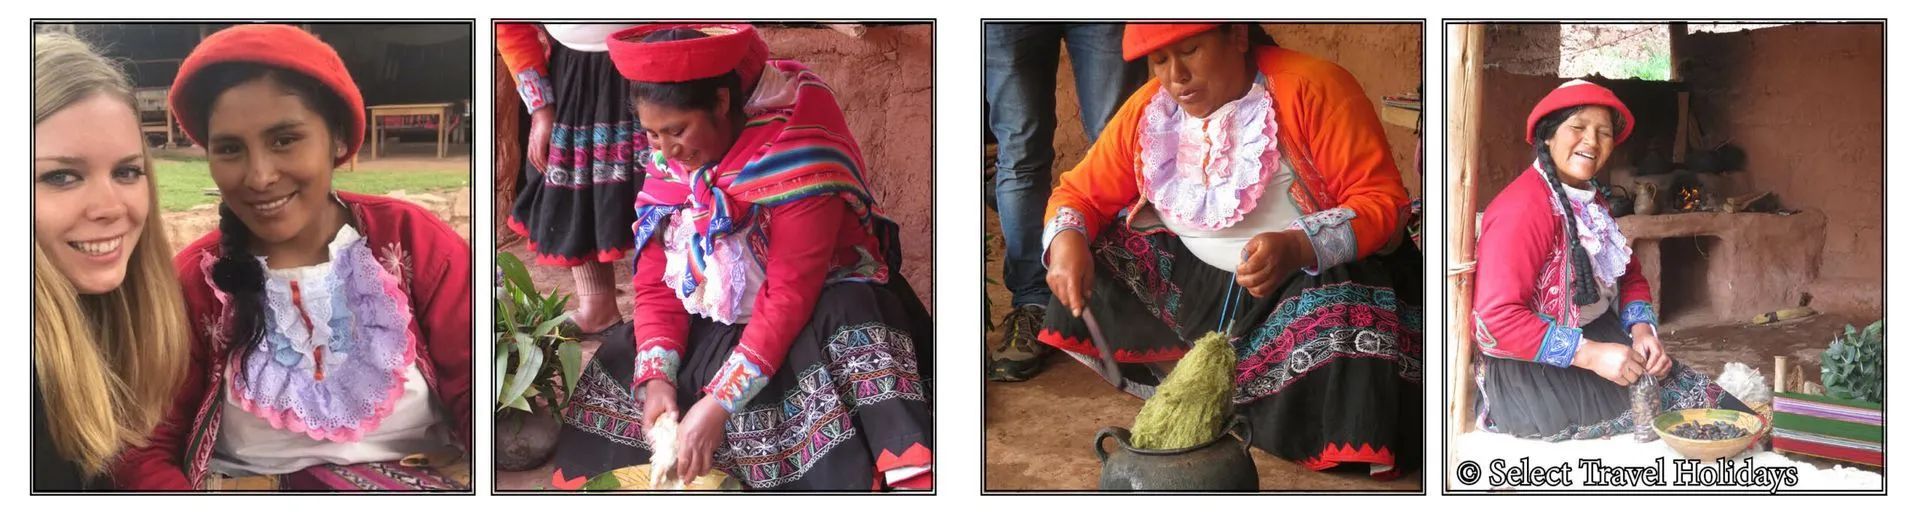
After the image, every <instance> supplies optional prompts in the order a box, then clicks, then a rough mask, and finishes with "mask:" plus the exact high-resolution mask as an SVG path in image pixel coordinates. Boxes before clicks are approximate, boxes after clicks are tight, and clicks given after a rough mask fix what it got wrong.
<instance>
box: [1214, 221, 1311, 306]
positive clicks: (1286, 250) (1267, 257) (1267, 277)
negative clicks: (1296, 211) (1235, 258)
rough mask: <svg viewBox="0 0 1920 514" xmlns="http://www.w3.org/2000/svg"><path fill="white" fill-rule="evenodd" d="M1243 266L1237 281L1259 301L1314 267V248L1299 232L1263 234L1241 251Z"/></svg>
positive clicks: (1255, 237)
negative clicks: (1301, 272) (1284, 282)
mask: <svg viewBox="0 0 1920 514" xmlns="http://www.w3.org/2000/svg"><path fill="white" fill-rule="evenodd" d="M1240 255H1241V259H1240V266H1239V267H1238V268H1236V269H1235V270H1234V272H1233V274H1234V281H1235V282H1238V283H1239V284H1240V287H1244V288H1247V292H1248V293H1251V294H1253V296H1255V297H1258V298H1266V297H1267V295H1269V294H1273V292H1274V290H1276V289H1279V288H1280V284H1281V282H1282V281H1285V280H1286V279H1287V277H1288V276H1290V275H1292V274H1293V272H1294V271H1298V270H1299V269H1301V268H1305V267H1307V266H1311V265H1313V263H1314V259H1315V257H1314V255H1313V244H1312V243H1308V242H1307V233H1306V232H1301V231H1298V230H1283V231H1280V232H1261V233H1260V235H1257V236H1253V240H1251V241H1247V246H1245V247H1243V248H1242V249H1241V250H1240Z"/></svg>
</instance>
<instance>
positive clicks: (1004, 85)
mask: <svg viewBox="0 0 1920 514" xmlns="http://www.w3.org/2000/svg"><path fill="white" fill-rule="evenodd" d="M1124 27H1125V25H1122V24H1119V23H1084V24H1058V23H1048V24H1021V23H988V24H987V27H986V37H985V39H986V70H985V75H986V82H987V84H986V88H987V90H986V100H987V126H988V127H989V128H990V129H991V130H992V131H993V137H994V139H995V140H998V141H999V144H1000V150H999V155H998V158H997V160H996V162H995V163H994V166H995V168H996V170H995V172H994V187H993V197H992V198H989V199H988V202H989V203H990V204H992V205H993V206H994V208H995V210H997V211H999V213H1000V233H1001V234H1002V235H1004V236H1005V238H1006V248H1007V254H1006V263H1005V264H1006V269H1005V273H1006V276H1005V280H1006V287H1007V291H1008V292H1011V293H1013V304H1014V306H1016V307H1017V306H1021V305H1042V306H1044V305H1046V304H1047V301H1048V300H1051V299H1052V298H1053V293H1052V291H1051V290H1049V289H1048V288H1047V281H1046V269H1045V268H1043V267H1042V266H1041V264H1040V262H1041V258H1042V257H1043V256H1042V255H1041V241H1040V231H1041V229H1042V227H1041V225H1042V223H1043V222H1045V220H1044V219H1043V218H1044V217H1045V216H1046V208H1047V196H1048V195H1050V194H1051V192H1052V185H1053V157H1054V155H1053V129H1054V125H1055V124H1056V123H1057V122H1058V120H1056V119H1055V118H1054V96H1053V90H1054V86H1055V83H1054V78H1055V75H1056V74H1057V73H1058V70H1059V67H1060V40H1061V39H1065V40H1066V44H1067V55H1068V60H1069V63H1070V64H1072V66H1073V77H1074V89H1075V92H1076V93H1077V94H1078V96H1079V97H1080V122H1081V125H1082V128H1084V129H1086V133H1087V138H1088V139H1089V140H1091V139H1095V138H1098V137H1099V134H1100V131H1101V130H1103V129H1105V128H1106V125H1107V120H1108V118H1111V117H1113V113H1114V112H1115V111H1117V110H1119V109H1120V102H1121V101H1123V100H1125V99H1126V97H1127V95H1128V94H1130V93H1132V92H1133V90H1134V89H1136V88H1138V87H1140V85H1141V84H1143V83H1145V82H1146V70H1145V67H1144V66H1141V65H1140V63H1128V62H1126V61H1125V60H1124V59H1122V58H1121V57H1120V36H1121V32H1122V31H1123V30H1124Z"/></svg>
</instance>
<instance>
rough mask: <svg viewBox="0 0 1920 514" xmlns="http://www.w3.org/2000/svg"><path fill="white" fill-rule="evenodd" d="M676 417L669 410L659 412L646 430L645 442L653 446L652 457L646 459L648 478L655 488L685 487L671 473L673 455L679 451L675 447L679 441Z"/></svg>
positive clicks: (673, 488)
mask: <svg viewBox="0 0 1920 514" xmlns="http://www.w3.org/2000/svg"><path fill="white" fill-rule="evenodd" d="M678 418H679V416H675V415H674V413H671V412H666V413H661V414H660V417H659V418H655V419H654V420H653V429H652V430H648V431H647V444H650V445H652V446H653V458H652V459H648V461H649V462H650V463H651V464H652V466H651V467H650V469H649V470H648V471H650V472H651V473H649V477H648V479H649V481H650V482H651V486H652V487H653V488H654V489H655V490H660V489H663V488H667V489H671V490H675V491H678V490H681V489H685V488H686V487H687V486H686V484H683V483H681V482H680V481H679V480H674V479H673V474H672V471H673V457H674V454H675V453H678V452H679V449H678V448H675V446H676V445H677V444H678V443H679V441H680V439H679V437H680V421H679V419H678Z"/></svg>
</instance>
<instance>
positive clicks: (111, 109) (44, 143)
mask: <svg viewBox="0 0 1920 514" xmlns="http://www.w3.org/2000/svg"><path fill="white" fill-rule="evenodd" d="M33 132H34V136H33V137H34V139H33V201H34V204H33V229H34V232H33V238H34V242H35V243H36V244H38V245H40V250H41V251H42V252H46V255H47V256H48V257H50V258H51V260H52V261H53V264H54V267H55V268H58V269H59V270H60V273H61V274H63V275H66V277H67V280H68V281H69V282H72V283H73V286H74V289H75V290H77V291H79V292H80V293H81V294H104V293H107V292H111V291H113V290H114V289H115V288H118V287H120V283H121V281H123V280H125V279H126V276H127V259H128V257H129V256H131V255H132V254H133V249H134V246H135V245H136V244H138V243H139V242H140V233H141V230H142V229H144V228H145V227H146V221H147V213H148V211H149V210H150V209H152V208H153V205H152V201H153V199H152V197H151V196H150V195H151V193H150V191H149V189H148V186H147V181H148V180H152V178H151V177H150V176H149V175H148V173H149V172H150V170H148V169H147V168H146V166H147V163H146V159H145V157H144V156H143V154H142V150H143V146H142V145H143V144H144V141H143V136H142V135H141V133H140V121H139V118H138V117H137V116H136V115H135V114H134V112H133V107H132V106H130V105H127V102H126V101H125V100H124V99H120V98H115V97H113V96H112V95H108V94H94V95H92V96H88V97H86V98H85V99H82V100H80V101H78V102H74V103H73V104H72V105H69V106H67V107H66V108H65V109H61V110H60V111H59V112H55V113H54V114H53V115H52V116H48V117H47V118H46V119H45V120H43V121H41V122H40V123H38V124H35V125H34V126H33Z"/></svg>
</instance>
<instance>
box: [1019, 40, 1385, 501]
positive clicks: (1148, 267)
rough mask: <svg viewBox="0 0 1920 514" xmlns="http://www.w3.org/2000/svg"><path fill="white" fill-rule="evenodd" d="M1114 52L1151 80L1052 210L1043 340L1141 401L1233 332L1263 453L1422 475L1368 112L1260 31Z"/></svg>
mask: <svg viewBox="0 0 1920 514" xmlns="http://www.w3.org/2000/svg"><path fill="white" fill-rule="evenodd" d="M1123 50H1124V53H1125V57H1126V58H1127V59H1129V60H1132V59H1145V60H1146V62H1147V68H1148V70H1149V71H1150V72H1151V73H1152V76H1153V80H1151V81H1149V82H1148V83H1147V85H1146V86H1145V87H1142V88H1141V89H1140V90H1139V91H1138V92H1136V93H1134V94H1133V97H1132V98H1130V99H1128V100H1127V103H1126V104H1125V105H1122V106H1121V107H1120V111H1119V113H1118V114H1115V115H1114V118H1113V119H1112V121H1110V122H1108V124H1107V129H1106V131H1105V132H1104V133H1102V134H1100V138H1099V140H1098V141H1096V142H1095V143H1094V146H1093V148H1092V149H1091V150H1090V151H1089V152H1088V154H1087V156H1086V159H1085V160H1083V161H1081V162H1080V164H1079V165H1077V166H1075V167H1074V168H1073V169H1072V170H1070V171H1068V172H1066V173H1065V174H1064V175H1062V176H1061V177H1060V185H1059V186H1058V187H1057V188H1055V189H1054V192H1053V197H1052V199H1051V200H1050V201H1049V202H1048V207H1047V225H1046V227H1047V228H1046V230H1045V232H1044V234H1043V235H1042V237H1041V241H1043V244H1046V245H1047V251H1046V254H1047V263H1046V264H1047V266H1048V271H1047V282H1048V285H1049V286H1050V287H1052V288H1053V293H1054V297H1055V301H1054V302H1053V303H1052V305H1050V306H1049V307H1048V308H1047V317H1046V321H1045V323H1044V325H1043V328H1042V331H1041V333H1040V340H1041V341H1043V342H1046V343H1047V344H1050V345H1054V346H1057V347H1059V348H1061V349H1063V350H1067V351H1068V352H1069V355H1072V356H1074V357H1076V358H1078V359H1080V360H1082V361H1083V362H1087V363H1088V364H1090V365H1093V366H1094V367H1095V368H1096V369H1099V368H1101V367H1102V365H1101V364H1100V363H1099V362H1098V361H1099V360H1103V359H1112V360H1115V361H1118V362H1119V363H1121V365H1120V366H1119V367H1120V374H1121V376H1120V377H1110V378H1114V379H1118V380H1119V381H1120V384H1121V386H1122V387H1123V388H1124V389H1126V390H1128V391H1129V392H1131V393H1134V394H1136V395H1140V396H1147V395H1151V394H1153V389H1154V386H1155V385H1157V384H1158V381H1159V377H1160V376H1161V375H1162V372H1161V370H1163V369H1165V368H1166V367H1167V366H1168V365H1170V364H1171V363H1172V362H1174V361H1176V360H1178V359H1179V358H1180V357H1181V356H1182V355H1184V354H1185V352H1186V350H1187V348H1188V347H1190V346H1191V345H1192V343H1193V341H1195V340H1197V339H1199V338H1200V337H1202V336H1203V335H1205V334H1207V333H1208V332H1213V331H1220V332H1224V333H1227V334H1228V336H1229V339H1230V341H1231V344H1232V346H1233V347H1234V349H1235V350H1236V352H1237V353H1238V355H1239V358H1240V359H1239V364H1238V366H1237V368H1236V369H1235V371H1234V380H1235V388H1234V392H1233V403H1234V405H1235V407H1236V408H1237V410H1238V411H1239V413H1240V414H1241V415H1243V416H1246V417H1247V419H1248V420H1249V421H1250V424H1251V425H1252V428H1253V431H1252V439H1253V441H1252V442H1253V444H1254V445H1255V446H1258V447H1260V448H1261V449H1262V450H1265V451H1267V452H1268V453H1271V454H1273V455H1276V456H1279V457H1281V458H1285V459H1288V460H1293V461H1296V462H1298V463H1300V464H1301V465H1303V466H1306V467H1307V468H1309V469H1314V470H1330V469H1334V468H1339V467H1349V468H1355V469H1359V470H1364V471H1368V472H1370V473H1371V474H1372V475H1373V476H1374V477H1376V478H1382V479H1385V478H1391V477H1394V476H1397V475H1398V474H1399V473H1400V472H1401V471H1402V470H1403V469H1404V467H1405V466H1407V465H1410V464H1412V463H1415V462H1419V459H1420V427H1421V420H1420V418H1419V417H1418V415H1419V413H1420V391H1421V389H1420V368H1421V366H1420V355H1421V350H1420V340H1421V337H1420V320H1421V315H1420V308H1419V305H1420V258H1419V255H1418V253H1417V251H1416V250H1415V249H1414V248H1413V245H1411V244H1408V242H1407V230H1406V225H1407V218H1408V211H1409V209H1410V203H1409V201H1408V199H1407V190H1406V188H1405V186H1403V185H1402V184H1401V182H1400V172H1399V171H1398V170H1396V169H1395V168H1394V164H1393V156H1392V152H1391V150H1390V149H1389V148H1388V146H1387V140H1386V135H1385V133H1384V131H1383V130H1382V128H1381V126H1380V121H1379V119H1378V118H1376V117H1375V115H1374V114H1373V103H1372V102H1371V101H1370V100H1369V99H1368V98H1367V96H1366V94H1365V92H1363V91H1362V90H1361V88H1360V85H1359V84H1358V83H1357V82H1356V81H1355V80H1354V79H1353V77H1352V75H1350V74H1348V73H1347V71H1346V70H1344V69H1341V68H1340V67H1339V66H1338V65H1335V64H1333V63H1331V62H1327V61H1324V60H1321V59H1318V58H1315V57H1312V56H1308V55H1306V54H1302V53H1299V52H1294V51H1291V50H1285V49H1282V48H1279V47H1278V46H1276V45H1274V44H1273V42H1272V39H1271V38H1269V37H1267V36H1266V34H1265V33H1264V32H1262V29H1260V28H1259V27H1257V26H1249V25H1245V24H1231V25H1217V24H1129V25H1128V26H1127V29H1126V34H1125V37H1124V41H1123ZM1089 323H1091V324H1092V328H1095V329H1098V333H1101V334H1104V335H1105V336H1106V338H1107V339H1106V341H1105V343H1106V344H1107V345H1108V348H1109V349H1110V351H1101V350H1099V349H1097V348H1099V347H1098V346H1097V345H1096V344H1095V342H1094V341H1093V335H1094V334H1095V332H1094V331H1093V330H1090V327H1089Z"/></svg>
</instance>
